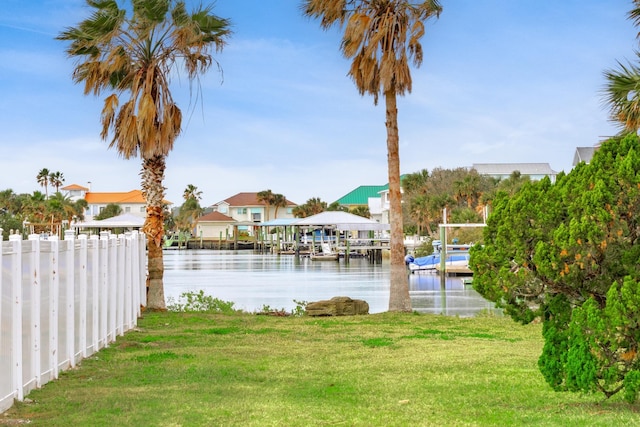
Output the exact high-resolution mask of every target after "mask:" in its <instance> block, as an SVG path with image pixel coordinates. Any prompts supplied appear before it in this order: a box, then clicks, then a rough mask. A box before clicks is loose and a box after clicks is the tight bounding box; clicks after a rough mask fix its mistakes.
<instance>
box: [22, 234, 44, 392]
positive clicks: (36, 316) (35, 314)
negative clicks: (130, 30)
mask: <svg viewBox="0 0 640 427" xmlns="http://www.w3.org/2000/svg"><path fill="white" fill-rule="evenodd" d="M29 240H30V241H31V254H30V255H31V257H30V258H31V263H30V264H29V269H30V274H29V276H28V277H29V279H30V280H29V288H30V289H29V290H30V295H31V304H30V306H31V313H29V315H30V316H29V317H30V319H31V324H30V325H29V328H30V329H31V331H30V332H29V336H30V338H31V339H30V343H29V352H30V353H31V355H30V356H31V372H29V373H28V375H29V381H28V382H25V384H27V383H30V382H31V381H32V380H33V379H35V382H36V387H41V386H42V378H41V373H42V366H41V363H40V362H41V356H40V350H41V349H40V346H41V344H40V334H41V332H40V330H41V329H42V325H41V324H40V310H41V302H40V300H41V299H42V297H41V295H42V287H41V286H42V280H41V276H40V274H41V273H42V272H41V271H40V235H38V234H30V235H29ZM25 290H26V289H25ZM29 290H27V291H29Z"/></svg>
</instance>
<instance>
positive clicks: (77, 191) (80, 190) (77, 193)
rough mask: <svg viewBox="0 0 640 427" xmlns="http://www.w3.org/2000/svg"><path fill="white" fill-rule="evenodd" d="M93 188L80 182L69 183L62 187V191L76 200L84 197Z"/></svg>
mask: <svg viewBox="0 0 640 427" xmlns="http://www.w3.org/2000/svg"><path fill="white" fill-rule="evenodd" d="M89 191H91V189H90V188H89V187H83V186H82V185H78V184H71V185H67V186H66V187H62V188H61V189H60V192H61V193H62V195H63V196H65V197H68V198H69V199H71V200H73V201H74V202H75V201H76V200H80V199H84V195H85V194H87V193H88V192H89Z"/></svg>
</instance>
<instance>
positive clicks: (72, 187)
mask: <svg viewBox="0 0 640 427" xmlns="http://www.w3.org/2000/svg"><path fill="white" fill-rule="evenodd" d="M60 189H61V190H65V191H73V190H81V191H89V189H88V188H87V187H83V186H82V185H78V184H71V185H67V186H66V187H62V188H60Z"/></svg>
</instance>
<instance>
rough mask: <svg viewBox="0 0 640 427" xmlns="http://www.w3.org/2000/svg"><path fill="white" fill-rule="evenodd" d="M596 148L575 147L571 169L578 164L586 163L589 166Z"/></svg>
mask: <svg viewBox="0 0 640 427" xmlns="http://www.w3.org/2000/svg"><path fill="white" fill-rule="evenodd" d="M597 149H598V146H596V147H576V152H575V154H574V155H573V165H572V166H573V167H576V166H577V165H578V163H582V162H584V163H586V164H589V162H591V158H592V157H593V153H595V152H596V150H597Z"/></svg>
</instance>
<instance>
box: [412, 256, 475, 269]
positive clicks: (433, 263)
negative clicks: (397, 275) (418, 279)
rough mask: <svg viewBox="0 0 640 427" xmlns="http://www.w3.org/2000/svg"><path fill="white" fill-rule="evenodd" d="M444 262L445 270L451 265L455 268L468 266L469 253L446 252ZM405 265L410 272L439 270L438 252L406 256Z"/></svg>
mask: <svg viewBox="0 0 640 427" xmlns="http://www.w3.org/2000/svg"><path fill="white" fill-rule="evenodd" d="M445 264H446V269H447V270H449V267H452V269H453V268H454V267H455V268H456V269H459V268H460V267H466V268H468V267H469V254H468V253H458V254H447V259H446V261H445ZM407 265H408V266H409V270H411V272H414V271H434V270H440V254H432V255H427V256H423V257H419V258H415V259H412V258H408V259H407Z"/></svg>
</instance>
